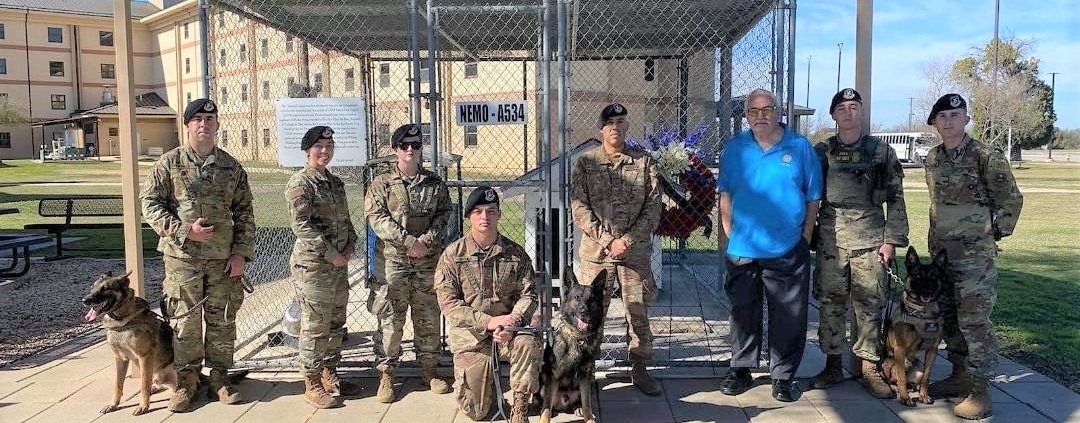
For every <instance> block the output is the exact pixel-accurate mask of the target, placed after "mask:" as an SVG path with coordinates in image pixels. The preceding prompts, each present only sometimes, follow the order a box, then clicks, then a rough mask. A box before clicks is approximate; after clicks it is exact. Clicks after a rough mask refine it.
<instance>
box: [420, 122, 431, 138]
mask: <svg viewBox="0 0 1080 423" xmlns="http://www.w3.org/2000/svg"><path fill="white" fill-rule="evenodd" d="M420 136H421V137H423V139H425V140H428V139H431V124H430V123H427V122H420Z"/></svg>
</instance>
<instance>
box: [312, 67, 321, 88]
mask: <svg viewBox="0 0 1080 423" xmlns="http://www.w3.org/2000/svg"><path fill="white" fill-rule="evenodd" d="M313 88H315V92H317V93H321V92H322V72H316V73H315V83H314V86H313Z"/></svg>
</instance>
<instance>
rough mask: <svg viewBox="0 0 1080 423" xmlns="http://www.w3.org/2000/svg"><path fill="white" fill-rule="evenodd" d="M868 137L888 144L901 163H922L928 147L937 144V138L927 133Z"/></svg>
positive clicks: (887, 134) (885, 133)
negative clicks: (876, 138)
mask: <svg viewBox="0 0 1080 423" xmlns="http://www.w3.org/2000/svg"><path fill="white" fill-rule="evenodd" d="M870 135H873V136H875V137H878V138H880V139H881V140H882V141H885V142H887V143H889V146H890V147H892V148H893V151H896V158H898V159H900V162H901V163H922V161H923V159H924V158H926V155H927V153H929V152H930V147H933V146H935V145H937V144H938V142H939V141H938V138H937V136H936V135H934V134H932V133H929V132H880V133H876V134H870Z"/></svg>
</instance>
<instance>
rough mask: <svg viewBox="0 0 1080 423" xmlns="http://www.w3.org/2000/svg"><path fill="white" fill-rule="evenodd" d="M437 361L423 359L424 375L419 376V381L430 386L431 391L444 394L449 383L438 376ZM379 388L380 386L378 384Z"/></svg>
mask: <svg viewBox="0 0 1080 423" xmlns="http://www.w3.org/2000/svg"><path fill="white" fill-rule="evenodd" d="M438 368H439V362H438V361H436V360H428V361H424V375H423V376H422V377H421V381H420V383H422V384H424V385H427V386H428V387H430V388H431V392H434V393H436V394H446V393H449V392H450V390H451V389H450V384H449V383H446V381H445V380H442V379H440V378H439V372H438ZM380 388H381V386H380Z"/></svg>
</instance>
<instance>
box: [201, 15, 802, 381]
mask: <svg viewBox="0 0 1080 423" xmlns="http://www.w3.org/2000/svg"><path fill="white" fill-rule="evenodd" d="M775 3H776V2H775V1H772V0H724V1H715V2H698V1H664V2H654V1H642V0H625V1H591V0H590V1H574V2H565V3H558V4H556V3H555V2H543V1H533V2H528V1H511V0H502V1H497V0H452V1H450V0H444V1H432V2H420V1H417V0H412V1H408V0H392V1H391V0H383V1H364V2H341V1H331V0H292V1H282V0H250V1H239V0H213V1H211V8H210V11H209V13H208V27H209V31H210V37H209V40H210V42H209V45H208V48H207V50H208V54H207V57H206V60H207V61H208V62H209V65H210V66H209V67H210V69H211V72H210V74H211V75H212V83H211V86H210V88H211V89H210V92H211V97H212V98H214V99H215V100H216V101H217V102H218V104H219V106H220V107H221V114H220V118H221V130H220V133H219V144H220V145H221V146H222V147H223V148H225V149H226V150H228V151H229V152H231V153H232V154H233V155H235V156H236V157H238V158H240V159H241V160H243V161H245V163H246V164H245V166H246V168H247V169H248V171H249V174H250V175H251V183H252V189H253V191H254V194H255V198H256V204H255V207H256V208H255V211H256V222H257V223H258V225H259V227H260V229H259V232H258V251H257V254H258V258H257V260H256V261H255V263H253V264H252V265H251V266H250V267H249V268H250V269H251V272H250V274H249V277H250V279H252V281H254V282H256V291H255V293H254V294H252V295H250V296H249V297H248V300H247V302H246V303H245V306H244V307H243V309H242V310H241V313H240V319H239V323H238V328H239V332H240V333H238V343H239V349H238V353H237V359H238V360H239V361H240V362H241V363H245V364H247V365H251V366H256V367H267V366H284V367H291V366H294V365H295V364H296V361H295V356H296V351H295V349H294V348H293V345H294V344H293V343H292V342H291V341H292V339H291V337H289V336H282V335H281V334H280V333H279V332H280V331H281V330H282V329H281V328H282V325H281V323H282V320H283V316H286V315H287V314H288V313H287V311H288V310H289V309H290V307H289V305H290V303H291V301H292V300H293V295H294V294H293V288H292V285H291V282H289V280H288V277H289V275H288V269H287V262H288V254H289V251H290V250H291V245H292V242H293V239H294V238H293V236H292V233H291V231H290V230H289V225H288V213H287V210H286V205H285V201H284V194H283V189H284V183H285V181H286V180H287V179H288V177H289V175H290V174H291V173H292V172H293V171H294V170H295V169H291V168H288V167H283V166H279V165H278V164H277V163H278V146H279V144H281V143H284V142H288V141H292V142H298V140H283V139H279V137H278V129H279V128H278V126H277V117H276V111H277V104H278V100H279V99H283V98H363V99H364V100H365V101H366V103H365V105H366V109H365V113H363V114H361V115H358V116H356V119H357V120H362V121H363V122H364V126H365V127H366V128H367V133H366V134H361V138H362V139H361V142H362V143H364V145H365V151H366V153H367V157H368V158H369V159H370V160H371V162H369V165H368V166H363V167H345V168H342V167H337V168H335V169H334V171H335V172H336V173H339V174H341V175H342V178H343V179H344V180H345V181H346V183H347V185H348V188H347V189H348V193H349V204H350V208H351V210H350V211H351V212H352V217H353V220H354V221H355V222H356V223H357V227H358V228H363V229H361V230H362V231H365V232H366V231H367V229H366V226H365V224H364V221H363V212H362V209H363V192H364V188H365V182H366V181H368V180H369V179H370V177H371V176H372V175H373V174H374V173H375V172H378V171H379V169H380V168H385V164H387V163H388V161H386V160H382V161H380V158H385V157H387V156H390V157H391V158H392V157H393V156H392V155H391V153H392V151H391V150H390V146H389V141H390V134H391V132H392V131H393V130H394V129H395V128H396V127H397V126H399V125H401V124H404V123H408V122H415V123H418V124H420V125H421V127H422V128H423V130H424V132H425V137H424V139H425V142H428V144H429V145H428V146H427V148H426V150H425V158H427V159H429V160H430V159H433V158H434V159H436V161H437V164H438V170H439V171H440V172H442V173H443V174H444V175H446V177H447V179H448V181H449V185H450V186H451V197H452V200H453V202H454V203H456V204H460V203H461V201H462V200H463V197H464V196H467V195H468V192H469V190H471V188H472V187H474V186H477V185H493V186H495V187H496V188H498V189H499V190H500V192H501V194H502V196H503V201H502V210H503V217H502V219H501V221H500V231H501V232H502V233H503V234H504V235H506V236H507V237H509V238H511V239H513V240H515V241H516V242H518V243H520V244H522V245H523V246H525V248H526V250H527V251H529V252H530V254H533V255H534V258H535V259H536V260H537V263H536V264H537V269H538V270H544V269H545V268H546V267H547V262H550V263H551V268H552V269H560V268H562V267H563V266H565V265H566V263H565V262H566V261H567V260H566V258H570V257H576V251H565V250H567V249H569V246H568V248H564V249H563V250H560V249H554V250H549V249H547V247H548V246H550V245H560V244H561V243H560V242H558V241H557V240H560V239H571V238H572V239H577V238H579V235H578V234H574V233H572V229H573V228H572V227H571V225H570V224H569V220H568V215H567V212H566V211H565V210H566V208H564V207H561V206H560V204H562V203H563V201H562V200H563V198H562V197H563V195H564V192H565V189H564V188H565V183H563V180H564V179H563V173H564V172H565V171H566V170H565V169H567V168H568V165H572V163H573V160H574V159H575V158H576V155H577V154H579V153H580V152H582V151H583V150H584V149H586V148H591V147H593V146H595V145H596V144H595V141H594V142H593V143H591V144H590V143H586V141H587V140H589V139H591V138H597V139H598V138H600V134H599V131H598V130H597V127H596V119H597V116H598V114H599V112H600V110H601V109H602V108H603V107H604V106H606V105H607V104H609V103H612V102H619V103H622V104H624V105H625V106H626V107H627V109H628V110H629V116H628V118H629V121H630V122H631V129H630V138H632V139H633V140H635V142H637V143H639V144H640V145H642V146H644V147H645V148H647V149H650V150H657V149H658V148H660V147H665V148H666V147H670V146H671V145H672V144H676V145H678V146H682V147H688V148H682V149H681V151H689V152H692V153H694V154H692V155H690V156H688V157H687V158H686V160H687V162H688V163H689V167H687V168H686V169H685V171H683V172H681V173H678V172H676V173H672V174H671V177H670V178H669V179H668V182H667V183H666V184H665V185H666V189H665V197H664V212H663V213H664V216H663V218H662V224H661V229H660V230H659V233H661V234H662V236H657V237H656V238H655V242H654V243H655V248H654V258H653V269H654V272H655V274H656V277H657V280H658V282H659V284H660V285H662V289H661V295H660V299H659V300H658V301H657V303H655V304H653V307H652V308H651V311H650V321H651V323H652V328H653V332H654V334H655V337H656V342H655V347H656V351H657V352H656V356H655V361H656V362H657V364H666V365H686V364H695V363H696V364H698V365H700V364H703V363H715V362H717V361H721V360H723V359H726V358H727V357H728V356H729V353H730V352H729V350H728V348H727V345H728V344H727V339H726V338H727V325H726V320H727V310H726V309H727V305H726V300H725V299H724V298H723V293H722V288H721V286H722V285H721V283H720V280H721V273H722V269H721V268H720V267H719V265H718V262H720V260H717V258H718V251H717V243H716V237H715V233H716V231H717V230H720V228H719V226H718V219H717V217H716V210H715V193H714V187H715V179H712V178H713V177H714V174H715V171H716V169H715V158H716V154H717V152H718V150H719V149H720V147H721V145H722V141H723V140H724V139H726V138H727V137H728V136H730V134H732V133H733V132H735V131H738V130H740V127H739V125H740V122H741V112H742V103H741V101H740V98H741V96H745V94H746V93H748V92H749V91H751V90H753V89H754V88H759V87H764V88H778V87H783V85H782V84H781V83H780V82H779V81H778V76H780V75H784V73H783V72H782V70H783V66H782V63H781V62H783V58H782V54H778V51H780V52H782V51H783V49H782V48H780V46H785V45H788V44H789V43H790V40H789V39H788V38H787V37H786V34H785V33H784V32H783V31H778V30H777V28H778V27H779V25H780V24H782V23H783V22H784V21H785V18H784V16H786V15H784V14H783V13H780V12H779V9H777V5H776V4H775ZM560 59H561V60H560ZM779 97H781V98H783V97H784V96H783V95H780V96H779ZM688 140H689V141H691V142H689V143H687V142H686V141H688ZM689 147H693V148H689ZM436 152H438V154H437V155H436V154H435V153H436ZM657 154H659V153H657ZM564 157H565V158H564ZM375 163H382V164H380V165H375ZM380 166H382V167H380ZM677 170H681V169H677ZM549 186H550V188H548V187H549ZM549 195H550V197H549ZM549 198H550V202H549V201H548V199H549ZM545 210H553V211H548V212H545ZM452 220H453V221H454V222H455V228H457V229H455V230H453V231H452V232H453V233H454V234H460V233H462V231H464V230H467V227H464V226H462V225H463V224H464V222H462V219H461V214H460V212H455V214H454V216H453V218H452ZM546 228H552V230H553V231H554V233H552V234H550V235H549V234H548V231H547V230H546ZM560 230H562V231H563V234H564V235H565V236H563V235H560V234H559V232H560ZM710 230H711V233H708V231H710ZM361 235H362V237H363V234H361ZM368 236H369V237H370V235H368ZM364 247H365V248H363V249H359V251H357V252H356V255H355V256H354V257H353V260H352V262H351V263H350V269H351V272H350V282H351V283H352V286H353V289H352V291H351V293H350V294H351V296H350V305H349V307H348V321H347V328H348V331H349V334H350V335H349V339H348V341H347V342H346V353H345V359H346V360H348V361H350V362H356V363H360V364H361V365H363V364H370V361H371V359H372V358H373V356H372V343H371V335H372V334H373V331H374V330H376V327H375V318H374V317H373V316H372V315H371V314H370V313H368V312H367V310H366V309H365V307H364V303H365V300H366V299H367V296H368V293H367V290H366V288H365V287H364V283H363V281H364V280H365V279H366V278H367V275H368V272H367V270H368V268H369V262H370V260H371V258H370V256H369V251H368V250H367V248H366V247H367V244H364ZM544 276H545V278H544V279H545V280H548V281H550V279H551V278H554V279H556V280H555V281H554V284H555V285H556V286H558V285H559V282H558V280H557V279H558V276H559V272H554V273H553V274H552V275H551V276H547V275H544ZM547 292H552V290H547ZM555 293H557V291H555ZM556 302H557V300H556ZM552 306H553V305H552V304H550V303H549V304H548V305H547V306H546V307H549V308H550V307H552ZM625 326H626V325H625V321H624V320H623V319H622V306H621V305H620V304H619V303H618V300H615V301H613V303H612V306H611V312H610V314H609V319H608V325H607V327H606V330H605V332H606V333H607V334H608V336H607V339H606V343H605V348H604V351H605V352H604V354H605V359H607V360H608V361H609V362H612V363H615V362H619V361H621V360H624V359H626V351H625V336H624V335H623V334H624V333H625ZM409 327H410V326H409V325H406V334H405V339H406V345H405V346H404V347H405V351H406V356H405V357H403V360H405V361H406V362H408V361H410V360H411V359H412V357H413V355H412V351H411V348H410V345H409V343H408V340H410V339H411V331H410V330H409Z"/></svg>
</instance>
